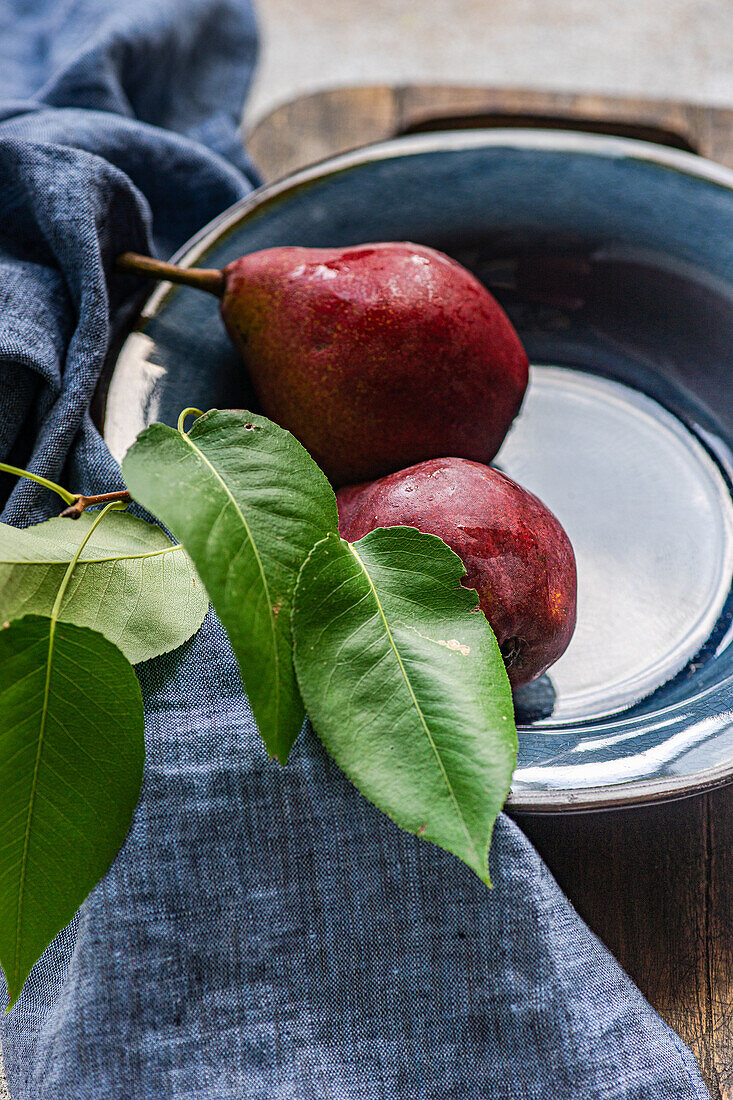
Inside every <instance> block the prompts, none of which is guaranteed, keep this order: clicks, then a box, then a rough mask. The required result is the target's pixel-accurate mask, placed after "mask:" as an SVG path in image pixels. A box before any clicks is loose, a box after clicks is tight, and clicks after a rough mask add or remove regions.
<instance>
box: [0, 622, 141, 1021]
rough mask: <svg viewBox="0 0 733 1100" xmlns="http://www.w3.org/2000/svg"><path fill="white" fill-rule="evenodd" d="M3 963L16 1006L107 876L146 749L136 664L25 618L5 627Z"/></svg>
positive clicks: (78, 635)
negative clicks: (33, 973) (41, 961)
mask: <svg viewBox="0 0 733 1100" xmlns="http://www.w3.org/2000/svg"><path fill="white" fill-rule="evenodd" d="M0 668H1V669H2V677H1V678H0V791H1V792H2V797H0V964H2V968H3V971H4V973H5V978H6V982H7V986H8V993H9V996H10V1004H11V1005H12V1004H14V1002H15V1001H16V999H17V997H18V995H19V993H20V991H21V989H22V987H23V983H24V981H25V979H26V978H27V976H28V974H29V973H30V970H31V967H32V966H33V964H34V963H35V962H36V960H37V959H38V958H39V957H40V955H41V953H42V952H43V950H44V949H45V948H46V947H47V945H48V944H49V943H50V942H51V940H52V939H53V937H54V936H55V935H56V933H57V932H59V931H60V930H61V929H62V928H63V927H64V925H66V924H68V922H69V921H70V920H71V918H72V916H73V915H74V913H75V911H76V910H77V908H78V907H79V905H80V904H81V902H82V901H83V900H84V898H85V897H86V895H87V894H88V893H89V891H90V890H91V889H92V887H93V886H94V885H95V884H96V883H97V882H98V881H99V879H100V878H101V877H102V875H103V874H104V873H105V871H106V870H107V868H108V867H109V865H110V863H111V862H112V860H113V859H114V857H115V855H116V853H117V851H118V850H119V848H120V846H121V844H122V842H123V841H124V839H125V835H126V833H127V830H128V828H129V825H130V820H131V818H132V813H133V810H134V809H135V805H136V804H137V800H138V796H139V793H140V785H141V782H142V770H143V758H144V755H145V742H144V720H143V704H142V697H141V694H140V687H139V685H138V682H137V678H136V676H135V672H134V670H133V668H132V666H131V665H130V664H129V662H128V661H127V660H126V659H125V657H124V656H123V655H122V653H121V652H120V651H119V649H117V647H116V646H114V645H113V644H112V643H111V642H109V641H108V640H107V639H106V638H105V637H103V635H101V634H99V633H97V632H96V631H93V630H89V629H87V628H86V627H79V626H75V625H73V624H71V623H56V622H54V620H53V619H51V618H46V617H43V616H38V615H27V616H25V617H24V618H22V619H16V620H15V621H13V622H11V623H9V624H7V625H6V626H5V627H4V628H3V629H0Z"/></svg>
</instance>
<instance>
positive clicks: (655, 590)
mask: <svg viewBox="0 0 733 1100" xmlns="http://www.w3.org/2000/svg"><path fill="white" fill-rule="evenodd" d="M374 240H411V241H415V242H418V243H422V244H427V245H431V246H432V247H435V248H438V249H441V250H442V251H445V252H447V253H448V254H449V255H451V256H454V257H455V258H456V259H457V260H459V261H460V262H461V263H463V264H465V265H466V266H467V267H468V268H469V269H471V270H472V271H473V272H474V273H475V274H476V275H477V276H478V277H479V278H480V279H482V280H483V281H484V282H485V283H486V285H487V286H488V287H489V289H491V290H492V292H493V293H494V294H495V295H496V296H497V297H498V298H499V300H500V301H501V303H502V305H503V306H504V307H505V309H506V310H507V312H508V313H509V316H510V317H511V319H512V321H513V322H514V324H515V326H516V328H517V329H518V331H519V334H520V336H521V338H522V340H523V342H524V345H525V347H526V348H527V351H528V354H529V357H530V361H531V362H532V364H533V368H532V375H531V381H530V388H529V391H528V394H527V397H526V399H525V403H524V406H523V409H522V412H521V414H520V416H519V418H518V419H517V421H516V422H515V425H514V427H513V428H512V430H511V432H510V434H509V436H508V437H507V439H506V441H505V443H504V446H503V447H502V450H501V451H500V453H499V455H498V456H497V459H496V465H498V466H499V467H500V468H502V469H504V470H505V471H506V472H507V473H508V474H510V475H511V476H512V477H514V478H515V479H516V480H518V481H519V482H521V483H522V484H524V485H526V487H527V488H529V489H531V490H532V491H534V492H536V493H537V494H538V495H539V496H540V497H541V498H542V499H543V500H544V501H545V502H546V503H547V504H548V505H549V507H550V508H551V509H552V510H553V511H554V512H555V513H556V514H557V516H558V518H559V519H560V520H561V522H562V523H563V525H564V527H565V528H566V530H567V531H568V533H569V534H570V537H571V540H572V542H573V545H574V547H575V551H576V556H577V559H578V570H579V593H578V595H579V608H578V627H577V631H576V635H575V637H574V639H573V641H572V642H571V645H570V648H569V649H568V650H567V652H566V653H565V655H564V656H563V657H562V658H561V659H560V661H559V662H558V663H557V664H556V665H555V666H554V667H553V668H552V669H550V671H549V673H548V674H547V675H546V676H544V677H543V678H542V679H541V680H540V681H538V682H537V683H535V684H533V685H528V687H527V688H525V689H521V690H520V692H519V693H518V694H517V698H516V702H517V717H518V722H519V726H520V753H519V765H518V768H517V772H516V774H515V778H514V783H513V786H512V795H511V798H510V805H511V807H512V808H514V809H516V810H529V811H535V812H552V811H557V810H567V809H588V808H595V807H603V806H614V805H626V804H629V803H635V802H644V801H651V800H654V799H662V798H674V797H681V796H683V795H686V794H690V793H694V792H696V791H699V790H703V789H706V788H708V787H711V786H714V785H717V784H720V783H722V782H727V781H728V780H729V779H730V778H731V777H733V702H731V701H732V700H733V645H732V644H731V643H733V596H732V594H731V580H732V577H733V505H732V503H731V484H732V483H733V384H732V383H731V371H732V370H733V172H730V171H728V170H727V169H724V168H721V167H719V166H717V165H714V164H711V163H710V162H706V161H704V160H702V159H700V158H698V157H695V156H694V155H691V154H687V153H682V152H679V151H676V150H670V149H666V148H661V147H657V146H653V145H648V144H646V143H643V142H636V141H628V140H623V139H618V138H609V137H596V136H592V135H587V134H579V133H572V134H571V133H563V132H560V131H548V132H543V131H529V130H518V131H510V130H507V131H499V130H491V131H474V132H466V131H461V132H456V133H450V132H441V133H436V134H426V135H417V136H415V137H411V138H404V139H400V140H399V141H395V142H388V143H385V144H382V145H378V146H371V147H367V148H366V149H363V150H359V151H357V152H356V153H353V154H347V155H345V156H341V157H337V158H334V159H333V160H332V161H328V162H325V163H323V164H321V165H317V166H316V167H314V168H312V169H306V170H305V171H303V172H300V173H298V174H297V175H296V176H294V177H291V178H290V179H288V180H284V181H281V182H279V183H277V184H274V185H272V186H270V187H266V188H263V189H262V190H260V191H259V192H256V193H255V194H253V195H252V196H250V197H248V198H247V199H245V200H244V201H243V202H241V203H239V204H238V205H237V206H236V207H234V208H232V210H230V211H227V212H226V213H225V214H224V215H222V217H221V218H219V219H218V220H217V221H216V222H214V223H213V224H212V225H211V226H209V227H207V228H206V229H205V230H203V231H202V232H201V233H200V234H199V235H198V236H197V237H196V238H195V239H194V241H192V242H190V244H189V245H187V246H186V248H184V250H183V251H182V253H181V254H180V255H179V257H178V259H179V260H183V262H185V263H189V264H191V265H192V266H193V265H197V264H204V265H205V266H210V267H220V266H223V265H224V264H226V263H228V262H229V261H231V260H233V259H235V258H236V257H237V256H239V255H242V254H244V253H246V252H252V251H255V250H257V249H260V248H268V247H273V246H275V245H282V244H301V245H305V246H310V247H319V246H343V245H348V244H356V243H362V242H367V241H374ZM253 404H254V398H253V395H252V393H251V392H250V390H249V388H248V384H247V379H246V374H245V372H244V369H243V367H242V366H241V364H240V362H239V360H238V358H237V356H236V354H235V353H234V352H233V350H232V348H231V347H230V346H229V343H228V340H227V337H226V335H225V333H224V330H223V327H222V325H221V323H220V320H219V317H218V313H217V303H216V302H215V300H214V299H212V298H209V297H208V296H206V295H201V294H197V293H196V292H195V291H193V290H190V289H187V288H178V287H176V288H172V287H170V286H163V287H160V288H159V289H158V290H156V291H155V293H154V294H153V295H152V296H151V297H150V299H149V300H148V302H147V303H146V305H145V307H144V309H143V311H142V314H141V316H140V318H139V320H138V322H137V324H136V327H135V329H134V331H133V332H132V333H131V334H130V335H129V336H128V338H127V340H126V341H125V343H124V345H123V346H122V349H121V351H120V353H119V355H118V356H117V358H116V362H115V363H114V369H113V372H112V376H111V381H110V385H109V389H108V393H107V400H106V415H105V420H104V433H105V438H106V439H107V441H108V443H109V445H110V447H111V449H112V451H113V453H114V454H115V455H116V456H117V457H118V458H119V457H121V455H122V454H124V451H125V450H126V449H127V447H128V446H129V444H130V443H131V442H132V440H133V439H134V437H135V435H136V434H137V432H138V431H139V430H141V428H142V427H144V426H145V424H147V423H149V422H151V421H152V420H156V419H161V420H164V421H166V422H168V423H175V422H176V419H177V417H178V413H179V412H180V410H181V408H183V407H184V406H185V405H195V406H198V407H200V408H210V407H212V406H217V405H218V406H224V407H226V406H233V407H247V406H252V405H253Z"/></svg>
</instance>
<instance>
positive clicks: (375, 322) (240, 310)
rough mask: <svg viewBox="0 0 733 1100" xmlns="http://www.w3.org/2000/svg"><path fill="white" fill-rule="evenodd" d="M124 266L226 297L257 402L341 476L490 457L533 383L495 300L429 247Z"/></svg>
mask: <svg viewBox="0 0 733 1100" xmlns="http://www.w3.org/2000/svg"><path fill="white" fill-rule="evenodd" d="M117 263H118V267H119V268H121V269H122V270H125V271H133V272H136V273H140V274H147V275H152V276H153V277H157V278H167V279H170V280H171V281H172V282H179V283H187V284H190V285H192V286H196V287H198V288H199V289H201V290H207V291H209V292H210V293H212V294H216V295H217V296H219V297H220V298H221V315H222V318H223V320H224V324H225V325H226V328H227V332H228V333H229V336H230V337H231V339H232V342H233V344H234V345H235V347H236V348H237V349H238V351H239V352H240V354H241V356H242V359H243V360H244V363H245V365H246V367H247V369H248V371H249V375H250V378H251V380H252V384H253V386H254V388H255V391H256V393H257V396H258V398H259V401H260V403H261V406H262V411H263V412H264V413H265V415H266V416H269V417H270V419H271V420H274V421H275V422H276V423H277V424H280V426H281V427H283V428H287V429H288V430H289V431H291V432H292V433H293V435H294V436H295V437H296V439H299V440H300V442H301V443H302V444H303V446H304V447H305V448H306V450H307V451H309V452H310V453H311V455H312V456H313V458H314V459H315V460H316V462H317V463H318V464H319V466H320V467H321V468H322V469H323V470H324V471H325V473H326V474H327V476H328V477H329V478H330V479H331V481H332V482H333V483H334V484H335V485H344V484H347V483H348V482H353V481H360V480H362V479H363V478H372V477H379V476H381V475H382V474H386V473H389V472H390V471H391V470H397V469H399V468H400V467H401V466H407V465H409V464H410V463H412V462H418V461H420V460H421V459H424V458H429V457H430V456H431V455H434V454H459V455H462V456H463V457H464V458H472V459H477V460H479V461H481V462H490V461H491V459H492V458H493V457H494V455H495V454H496V452H497V451H498V450H499V447H500V446H501V444H502V441H503V439H504V436H505V435H506V433H507V431H508V429H509V426H510V425H511V422H512V420H513V419H514V417H515V416H516V415H517V412H518V411H519V407H520V405H521V403H522V398H523V397H524V391H525V390H526V388H527V377H528V370H529V364H528V361H527V356H526V354H525V351H524V348H523V347H522V344H521V343H520V340H519V337H518V336H517V334H516V332H515V331H514V329H513V327H512V325H511V322H510V321H509V318H508V317H507V316H506V314H505V313H504V311H503V309H502V308H501V306H500V305H499V303H498V302H497V301H496V300H495V299H494V298H493V297H492V296H491V294H489V292H488V290H486V288H485V287H484V286H482V284H481V283H480V282H479V281H478V279H476V278H475V277H474V276H473V275H472V274H471V273H470V271H467V270H466V268H465V267H462V266H461V265H460V264H458V263H456V262H455V260H451V259H450V258H449V257H448V256H445V255H443V253H442V252H436V251H435V249H432V248H426V247H424V246H423V245H419V244H407V243H404V242H399V241H397V242H395V241H387V242H381V243H377V244H363V245H355V246H353V247H351V248H297V247H278V248H267V249H264V250H263V251H261V252H253V253H251V254H250V255H249V256H242V257H241V259H238V260H234V261H233V262H232V263H230V264H228V265H227V266H226V267H225V268H224V269H223V271H215V270H213V271H206V270H204V271H199V270H197V269H189V268H178V267H175V266H174V265H172V264H165V263H161V262H160V261H158V260H152V259H149V258H148V257H144V256H137V255H135V254H134V253H125V254H124V255H123V256H121V257H119V259H118V261H117Z"/></svg>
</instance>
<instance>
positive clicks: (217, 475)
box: [178, 432, 281, 738]
mask: <svg viewBox="0 0 733 1100" xmlns="http://www.w3.org/2000/svg"><path fill="white" fill-rule="evenodd" d="M178 434H179V435H180V436H181V438H182V439H183V440H185V442H186V443H188V445H189V447H190V448H191V450H192V451H193V453H194V454H196V455H199V456H200V457H201V459H202V460H203V461H204V462H205V463H206V465H207V466H208V467H209V469H210V470H211V472H212V474H213V475H214V477H215V478H216V480H217V481H218V482H219V484H220V485H221V487H222V489H223V490H224V492H225V493H226V495H227V496H228V497H229V499H230V500H231V502H232V504H233V505H234V508H235V511H236V513H237V515H238V516H239V518H240V519H241V521H242V525H243V527H244V530H245V532H246V534H247V538H248V539H249V543H250V546H251V547H252V552H253V554H254V556H255V561H256V562H257V568H258V569H259V572H260V577H261V578H262V586H263V588H264V590H265V598H266V600H267V607H268V609H269V610H268V615H267V618H268V622H269V623H270V633H271V634H272V649H273V654H274V664H275V689H276V690H275V729H276V730H277V735H278V738H279V736H280V694H281V682H280V681H281V672H280V651H279V648H278V644H277V631H276V628H275V621H274V617H273V614H272V596H271V594H270V586H269V584H268V583H267V576H266V574H265V569H264V566H263V564H262V559H261V558H260V554H259V550H258V549H257V545H256V543H255V540H254V538H253V537H252V532H251V530H250V527H249V524H248V523H247V520H246V519H245V517H244V513H243V512H242V509H241V508H240V507H239V504H238V503H237V501H236V500H235V498H234V496H233V494H232V491H231V489H230V488H229V486H228V485H227V483H226V482H225V481H224V478H223V477H222V476H221V474H220V473H219V471H218V470H217V469H216V467H215V466H214V465H213V463H211V462H210V461H209V459H208V458H207V457H206V455H205V454H204V452H203V451H202V450H201V448H200V447H196V446H195V445H194V443H193V442H192V440H191V438H190V437H189V435H188V434H187V433H185V432H179V433H178Z"/></svg>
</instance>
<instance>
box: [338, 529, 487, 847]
mask: <svg viewBox="0 0 733 1100" xmlns="http://www.w3.org/2000/svg"><path fill="white" fill-rule="evenodd" d="M346 545H347V546H348V548H349V550H350V551H351V553H352V554H353V555H354V557H355V558H356V560H357V562H358V563H359V566H360V567H361V569H362V572H363V573H364V576H365V577H366V579H367V583H368V585H369V587H370V589H371V591H372V595H373V596H374V600H375V602H376V605H377V609H378V611H379V615H380V617H381V619H382V622H383V623H384V629H385V631H386V632H387V638H388V640H389V644H390V647H391V648H392V651H393V652H394V655H395V657H396V658H397V663H398V665H399V667H400V672H401V673H402V676H403V679H404V681H405V684H406V685H407V689H408V691H409V693H410V697H411V699H412V702H413V705H414V707H415V710H416V712H417V714H418V716H419V718H420V723H421V725H422V727H423V729H424V731H425V735H426V737H427V739H428V742H429V744H430V747H431V749H432V750H433V753H434V755H435V759H436V761H437V763H438V767H439V768H440V773H441V775H442V777H443V781H444V783H445V785H446V787H447V789H448V794H449V795H450V799H451V802H452V803H453V807H454V809H455V812H456V816H457V817H458V820H459V821H460V823H461V827H462V828H463V831H464V833H465V835H466V840H467V841H468V845H469V848H470V850H471V852H472V853H473V855H474V858H475V859H476V860H477V862H479V863H480V862H481V860H480V858H479V854H478V852H477V851H476V846H475V844H474V842H473V839H472V837H471V834H470V832H469V829H468V825H467V824H466V820H465V818H464V816H463V814H462V812H461V807H460V805H459V803H458V799H457V797H456V793H455V791H454V790H453V785H452V783H451V781H450V778H449V776H448V773H447V771H446V770H445V765H444V764H443V761H442V759H441V757H440V753H439V752H438V746H437V745H436V744H435V741H434V739H433V735H432V733H431V732H430V727H429V726H428V723H427V720H426V718H425V715H424V714H423V712H422V708H421V707H420V704H419V702H418V700H417V696H416V695H415V691H414V688H413V686H412V683H411V682H410V677H409V676H408V675H407V669H406V668H405V666H404V662H403V660H402V656H401V654H400V652H399V650H398V648H397V646H396V644H395V641H394V638H393V636H392V631H391V630H390V626H389V623H388V622H387V616H386V615H385V613H384V608H383V607H382V601H381V600H380V599H379V594H378V592H377V590H376V588H375V587H374V583H373V581H372V578H371V577H370V575H369V571H368V570H367V568H366V566H365V564H364V562H363V561H362V559H361V558H360V557H359V554H358V553H357V551H356V550H355V549H354V546H353V545H352V544H351V543H346Z"/></svg>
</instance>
